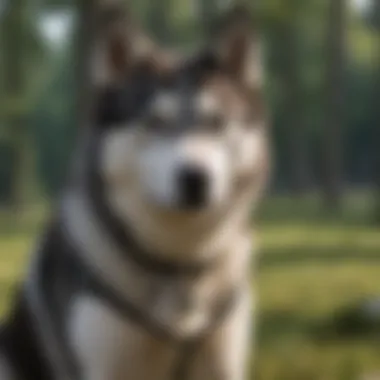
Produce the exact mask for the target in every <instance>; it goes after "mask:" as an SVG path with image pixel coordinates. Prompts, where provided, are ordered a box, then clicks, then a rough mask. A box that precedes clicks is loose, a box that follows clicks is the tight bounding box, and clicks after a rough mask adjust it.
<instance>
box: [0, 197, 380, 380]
mask: <svg viewBox="0 0 380 380" xmlns="http://www.w3.org/2000/svg"><path fill="white" fill-rule="evenodd" d="M347 202H348V205H349V207H347V210H346V211H345V212H344V213H342V214H341V215H340V217H339V218H337V217H331V216H326V215H325V214H323V213H322V212H321V210H320V207H319V205H318V203H317V202H314V201H307V202H306V201H305V202H302V201H299V202H290V201H284V200H279V201H271V202H270V203H269V204H268V205H266V206H265V207H264V210H263V212H262V213H261V216H260V223H259V230H258V231H259V236H260V244H261V252H260V256H259V268H258V270H257V271H256V273H257V277H256V278H253V282H254V283H255V284H257V287H258V289H259V311H260V313H259V323H258V339H257V347H256V349H255V351H256V355H255V360H254V361H252V373H253V374H254V376H253V378H254V379H255V380H351V379H352V380H356V379H358V380H359V379H360V380H361V379H363V380H366V379H368V380H372V379H373V380H375V379H380V337H379V336H377V337H376V336H370V337H367V338H365V337H358V338H356V339H343V338H341V339H339V338H337V337H335V338H324V339H321V333H323V329H321V326H325V324H326V322H327V321H330V320H331V318H332V317H333V315H334V313H335V312H337V311H338V310H340V309H341V308H344V307H346V306H349V305H351V304H353V303H355V302H357V301H360V300H362V299H364V298H365V297H368V296H380V278H379V273H380V230H379V229H376V228H375V227H371V226H370V224H369V223H368V222H367V221H366V216H367V215H368V211H369V210H370V205H368V204H367V203H365V204H361V203H360V202H353V201H351V200H348V201H347ZM43 219H44V217H43V216H42V214H41V213H40V212H39V211H35V210H31V211H29V212H28V213H27V214H26V215H24V216H23V217H22V218H21V221H20V220H17V221H16V222H14V221H13V222H12V221H9V220H8V219H6V218H5V217H3V218H1V219H0V223H1V225H0V231H1V232H0V252H1V256H0V260H1V261H0V312H2V313H4V312H6V309H7V305H8V300H9V295H10V294H11V289H12V285H13V284H14V283H15V281H16V280H17V279H18V278H19V277H20V276H21V275H22V273H23V271H24V270H25V261H26V260H27V252H28V251H30V248H31V246H32V243H33V242H34V241H35V238H36V236H37V231H38V230H39V229H40V225H41V221H42V220H43ZM369 376H370V377H369ZM372 376H374V377H372Z"/></svg>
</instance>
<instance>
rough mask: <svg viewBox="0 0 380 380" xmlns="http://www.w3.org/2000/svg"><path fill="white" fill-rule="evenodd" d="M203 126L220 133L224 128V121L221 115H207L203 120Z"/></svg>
mask: <svg viewBox="0 0 380 380" xmlns="http://www.w3.org/2000/svg"><path fill="white" fill-rule="evenodd" d="M203 125H204V126H205V127H206V128H207V129H208V130H212V131H219V130H221V129H222V128H223V125H224V120H223V118H222V117H221V116H220V115H216V114H213V115H207V116H204V118H203Z"/></svg>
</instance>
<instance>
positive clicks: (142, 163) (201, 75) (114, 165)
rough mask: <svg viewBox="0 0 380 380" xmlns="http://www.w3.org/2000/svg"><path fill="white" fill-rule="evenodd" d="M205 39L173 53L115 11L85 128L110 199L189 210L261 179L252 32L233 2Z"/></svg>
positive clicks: (213, 205) (214, 203)
mask: <svg viewBox="0 0 380 380" xmlns="http://www.w3.org/2000/svg"><path fill="white" fill-rule="evenodd" d="M214 37H215V38H213V39H211V41H210V42H209V45H208V46H206V47H205V48H204V49H202V50H201V51H200V52H197V53H196V54H193V55H192V56H190V57H185V58H181V57H173V56H171V55H170V54H168V53H167V52H164V51H163V50H161V49H158V48H157V47H156V46H155V45H153V44H152V43H151V42H150V41H148V40H147V39H146V38H143V37H142V36H141V34H139V33H138V32H137V31H136V29H134V28H133V27H132V26H131V24H128V23H126V22H124V19H123V17H120V18H119V19H116V22H115V20H114V21H113V23H111V26H110V27H109V28H108V29H107V30H106V33H105V34H104V35H103V40H102V45H101V46H102V49H101V55H99V56H98V61H97V63H98V65H99V67H101V74H102V76H101V78H102V79H103V81H104V82H103V83H102V86H101V89H100V93H99V99H98V104H97V107H96V110H97V115H96V119H97V120H96V125H95V126H94V131H93V132H94V133H95V134H98V136H101V140H102V149H101V171H102V172H101V173H102V176H103V178H104V180H105V181H106V183H107V186H108V187H109V188H110V189H111V190H110V191H111V192H112V194H113V195H115V196H116V197H119V198H120V197H121V198H122V197H123V196H125V197H133V199H134V201H135V202H137V203H138V202H141V203H143V204H144V205H145V206H150V207H152V208H154V209H155V210H161V211H162V212H169V213H170V212H173V213H177V214H178V213H180V214H181V215H194V214H197V215H199V214H202V213H203V212H205V213H208V212H210V211H212V210H218V209H221V208H224V207H225V206H228V205H229V204H232V202H233V200H234V199H236V197H237V196H238V194H240V193H242V192H249V191H252V189H253V187H254V186H255V181H257V182H260V181H261V179H260V176H261V174H262V171H263V167H264V164H265V158H266V130H265V117H264V107H263V101H262V98H261V96H262V94H261V77H260V75H261V73H260V57H259V54H258V53H259V46H258V42H257V36H256V33H255V32H254V31H253V30H252V28H251V20H250V19H249V17H248V16H247V14H246V13H245V12H244V11H243V10H242V9H238V8H236V9H233V10H231V11H230V12H229V13H228V14H227V15H226V16H225V17H224V20H223V22H222V23H221V26H220V28H219V31H218V33H216V36H214ZM99 78H100V76H99ZM132 194H133V195H132Z"/></svg>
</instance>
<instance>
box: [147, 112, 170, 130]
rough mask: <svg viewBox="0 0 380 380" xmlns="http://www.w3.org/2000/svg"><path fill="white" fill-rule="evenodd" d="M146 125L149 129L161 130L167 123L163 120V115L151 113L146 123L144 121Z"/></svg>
mask: <svg viewBox="0 0 380 380" xmlns="http://www.w3.org/2000/svg"><path fill="white" fill-rule="evenodd" d="M145 125H146V127H147V128H148V129H151V130H153V131H154V130H157V131H158V130H162V129H165V128H166V127H167V125H168V122H167V120H165V119H164V118H163V117H161V116H159V115H151V116H150V117H149V118H148V119H147V121H146V123H145Z"/></svg>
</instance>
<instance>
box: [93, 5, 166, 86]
mask: <svg viewBox="0 0 380 380" xmlns="http://www.w3.org/2000/svg"><path fill="white" fill-rule="evenodd" d="M165 59H167V54H164V52H163V51H161V49H159V48H158V46H157V45H156V44H155V43H154V42H153V41H152V40H151V39H150V38H149V37H148V36H146V35H145V34H144V33H143V32H142V31H141V29H140V28H139V27H138V26H137V25H136V23H135V21H134V19H133V18H132V17H131V16H130V14H129V11H128V9H126V8H124V7H123V6H120V5H109V4H107V6H105V7H104V9H101V10H100V11H99V14H98V27H97V46H96V49H95V83H97V84H98V85H107V84H112V83H117V82H120V81H123V80H124V79H125V78H127V77H128V75H132V71H133V70H134V69H135V68H136V67H137V66H138V65H139V64H140V63H142V62H143V63H144V66H145V67H146V66H149V65H150V66H152V68H153V67H154V68H156V69H157V70H159V69H161V68H163V67H164V66H165V64H167V62H166V61H165Z"/></svg>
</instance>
